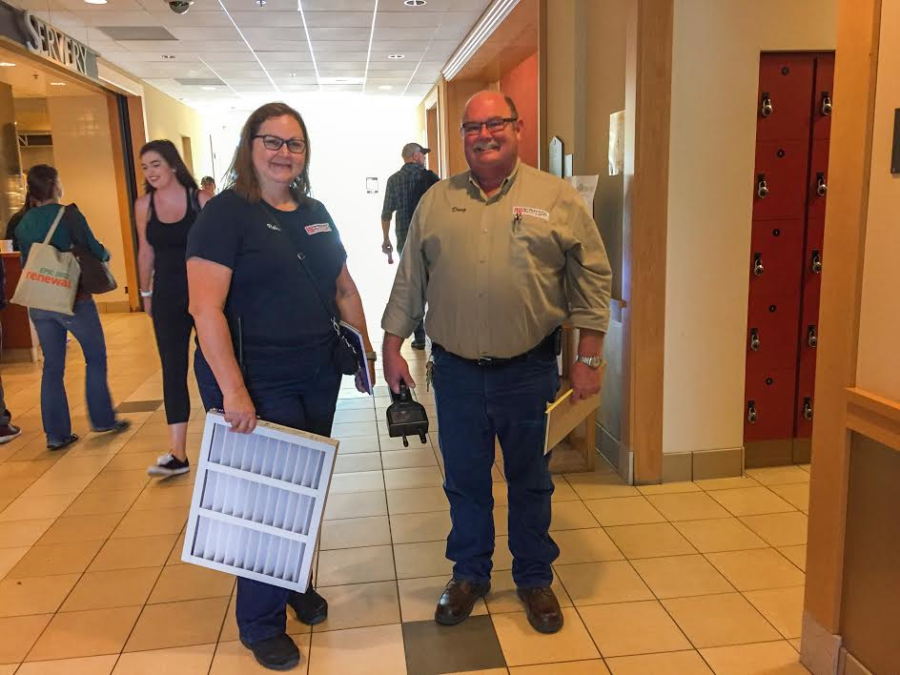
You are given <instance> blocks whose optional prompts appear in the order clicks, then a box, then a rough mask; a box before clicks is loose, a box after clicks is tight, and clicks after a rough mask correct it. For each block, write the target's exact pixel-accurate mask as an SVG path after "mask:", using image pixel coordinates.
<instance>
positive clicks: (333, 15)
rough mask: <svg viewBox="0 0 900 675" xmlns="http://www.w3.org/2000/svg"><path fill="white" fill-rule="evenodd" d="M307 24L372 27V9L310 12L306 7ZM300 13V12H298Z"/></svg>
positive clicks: (335, 26) (314, 26) (316, 25)
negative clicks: (366, 10)
mask: <svg viewBox="0 0 900 675" xmlns="http://www.w3.org/2000/svg"><path fill="white" fill-rule="evenodd" d="M304 14H305V15H306V24H307V25H308V26H309V27H310V28H366V29H369V28H371V27H372V10H371V9H369V11H368V12H310V11H307V10H306V9H305V7H304ZM297 15H298V16H299V15H300V12H297Z"/></svg>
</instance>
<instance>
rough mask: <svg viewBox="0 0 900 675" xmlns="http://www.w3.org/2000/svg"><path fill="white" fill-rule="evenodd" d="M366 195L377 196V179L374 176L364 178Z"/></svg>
mask: <svg viewBox="0 0 900 675" xmlns="http://www.w3.org/2000/svg"><path fill="white" fill-rule="evenodd" d="M366 193H367V194H370V195H374V194H378V178H376V177H374V176H369V177H368V178H366Z"/></svg>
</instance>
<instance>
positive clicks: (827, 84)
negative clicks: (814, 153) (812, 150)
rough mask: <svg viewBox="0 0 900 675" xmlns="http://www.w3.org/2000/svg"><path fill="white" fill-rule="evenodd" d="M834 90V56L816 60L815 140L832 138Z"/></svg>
mask: <svg viewBox="0 0 900 675" xmlns="http://www.w3.org/2000/svg"><path fill="white" fill-rule="evenodd" d="M833 88H834V54H820V55H819V56H818V57H817V58H816V83H815V89H814V90H813V91H814V92H815V93H814V100H813V138H816V139H820V138H830V137H831V106H832V105H833V103H834V101H833V97H832V92H833Z"/></svg>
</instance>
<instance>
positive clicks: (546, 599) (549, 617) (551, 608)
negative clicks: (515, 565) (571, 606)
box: [516, 586, 563, 633]
mask: <svg viewBox="0 0 900 675" xmlns="http://www.w3.org/2000/svg"><path fill="white" fill-rule="evenodd" d="M516 594H517V595H518V596H519V599H520V600H521V601H522V602H523V603H524V604H525V611H526V613H527V614H528V623H530V624H531V627H532V628H534V629H535V630H536V631H537V632H538V633H556V632H557V631H558V630H559V629H560V628H562V626H563V614H562V610H561V609H560V608H559V601H558V600H557V599H556V594H554V593H553V589H552V588H550V587H549V586H543V587H541V588H518V589H516Z"/></svg>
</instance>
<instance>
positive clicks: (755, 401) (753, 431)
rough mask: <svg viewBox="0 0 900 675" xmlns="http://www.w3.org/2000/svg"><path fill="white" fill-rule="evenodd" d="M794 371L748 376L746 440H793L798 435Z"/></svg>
mask: <svg viewBox="0 0 900 675" xmlns="http://www.w3.org/2000/svg"><path fill="white" fill-rule="evenodd" d="M796 377H797V371H796V369H794V368H787V369H785V370H775V371H771V372H769V373H759V374H751V373H750V372H749V371H748V373H747V395H746V399H745V401H744V440H745V441H766V440H774V439H779V438H791V437H792V435H793V432H794V394H795V389H796V384H797V382H796Z"/></svg>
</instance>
